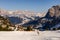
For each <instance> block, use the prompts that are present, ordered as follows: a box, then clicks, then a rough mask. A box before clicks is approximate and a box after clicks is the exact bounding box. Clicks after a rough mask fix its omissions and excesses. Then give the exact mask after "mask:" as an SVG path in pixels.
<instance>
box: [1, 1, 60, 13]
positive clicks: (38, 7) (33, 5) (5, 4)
mask: <svg viewBox="0 0 60 40" xmlns="http://www.w3.org/2000/svg"><path fill="white" fill-rule="evenodd" d="M54 5H60V0H0V8H2V9H6V10H28V11H34V12H44V11H47V10H48V9H49V8H51V7H52V6H54Z"/></svg>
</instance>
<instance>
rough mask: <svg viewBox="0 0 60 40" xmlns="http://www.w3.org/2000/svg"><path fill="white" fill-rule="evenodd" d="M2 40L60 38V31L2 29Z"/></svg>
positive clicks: (0, 39)
mask: <svg viewBox="0 0 60 40" xmlns="http://www.w3.org/2000/svg"><path fill="white" fill-rule="evenodd" d="M0 40H60V31H39V34H38V32H37V31H30V32H29V31H28V32H27V31H10V32H5V31H4V32H2V31H1V32H0Z"/></svg>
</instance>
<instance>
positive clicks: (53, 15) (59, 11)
mask: <svg viewBox="0 0 60 40" xmlns="http://www.w3.org/2000/svg"><path fill="white" fill-rule="evenodd" d="M44 18H45V19H46V20H45V23H43V24H44V27H43V28H44V29H48V30H50V28H53V27H54V26H55V25H57V24H60V6H59V5H57V6H53V7H52V8H50V9H49V10H48V12H47V14H46V16H45V17H44ZM44 18H43V19H44ZM41 21H42V20H41ZM55 28H57V26H56V27H55Z"/></svg>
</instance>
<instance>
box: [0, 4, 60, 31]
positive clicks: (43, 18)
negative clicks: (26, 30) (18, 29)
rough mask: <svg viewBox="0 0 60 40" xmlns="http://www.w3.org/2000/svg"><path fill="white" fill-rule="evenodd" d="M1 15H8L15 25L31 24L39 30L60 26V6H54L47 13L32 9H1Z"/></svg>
mask: <svg viewBox="0 0 60 40" xmlns="http://www.w3.org/2000/svg"><path fill="white" fill-rule="evenodd" d="M0 15H1V16H3V17H7V18H8V19H9V20H10V22H11V23H12V24H14V25H22V26H30V25H32V26H33V27H34V28H37V29H39V30H42V29H45V30H53V28H59V27H60V26H59V27H58V26H57V25H58V24H60V6H59V5H56V6H52V7H51V8H50V9H48V12H47V13H37V12H31V11H18V10H17V11H8V10H3V9H0Z"/></svg>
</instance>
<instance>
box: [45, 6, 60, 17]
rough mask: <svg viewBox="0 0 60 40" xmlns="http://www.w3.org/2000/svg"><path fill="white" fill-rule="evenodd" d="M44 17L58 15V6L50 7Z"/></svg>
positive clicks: (59, 11)
mask: <svg viewBox="0 0 60 40" xmlns="http://www.w3.org/2000/svg"><path fill="white" fill-rule="evenodd" d="M46 17H48V18H49V17H56V18H58V17H60V6H59V5H57V6H53V7H52V8H50V9H49V10H48V12H47V14H46Z"/></svg>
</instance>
